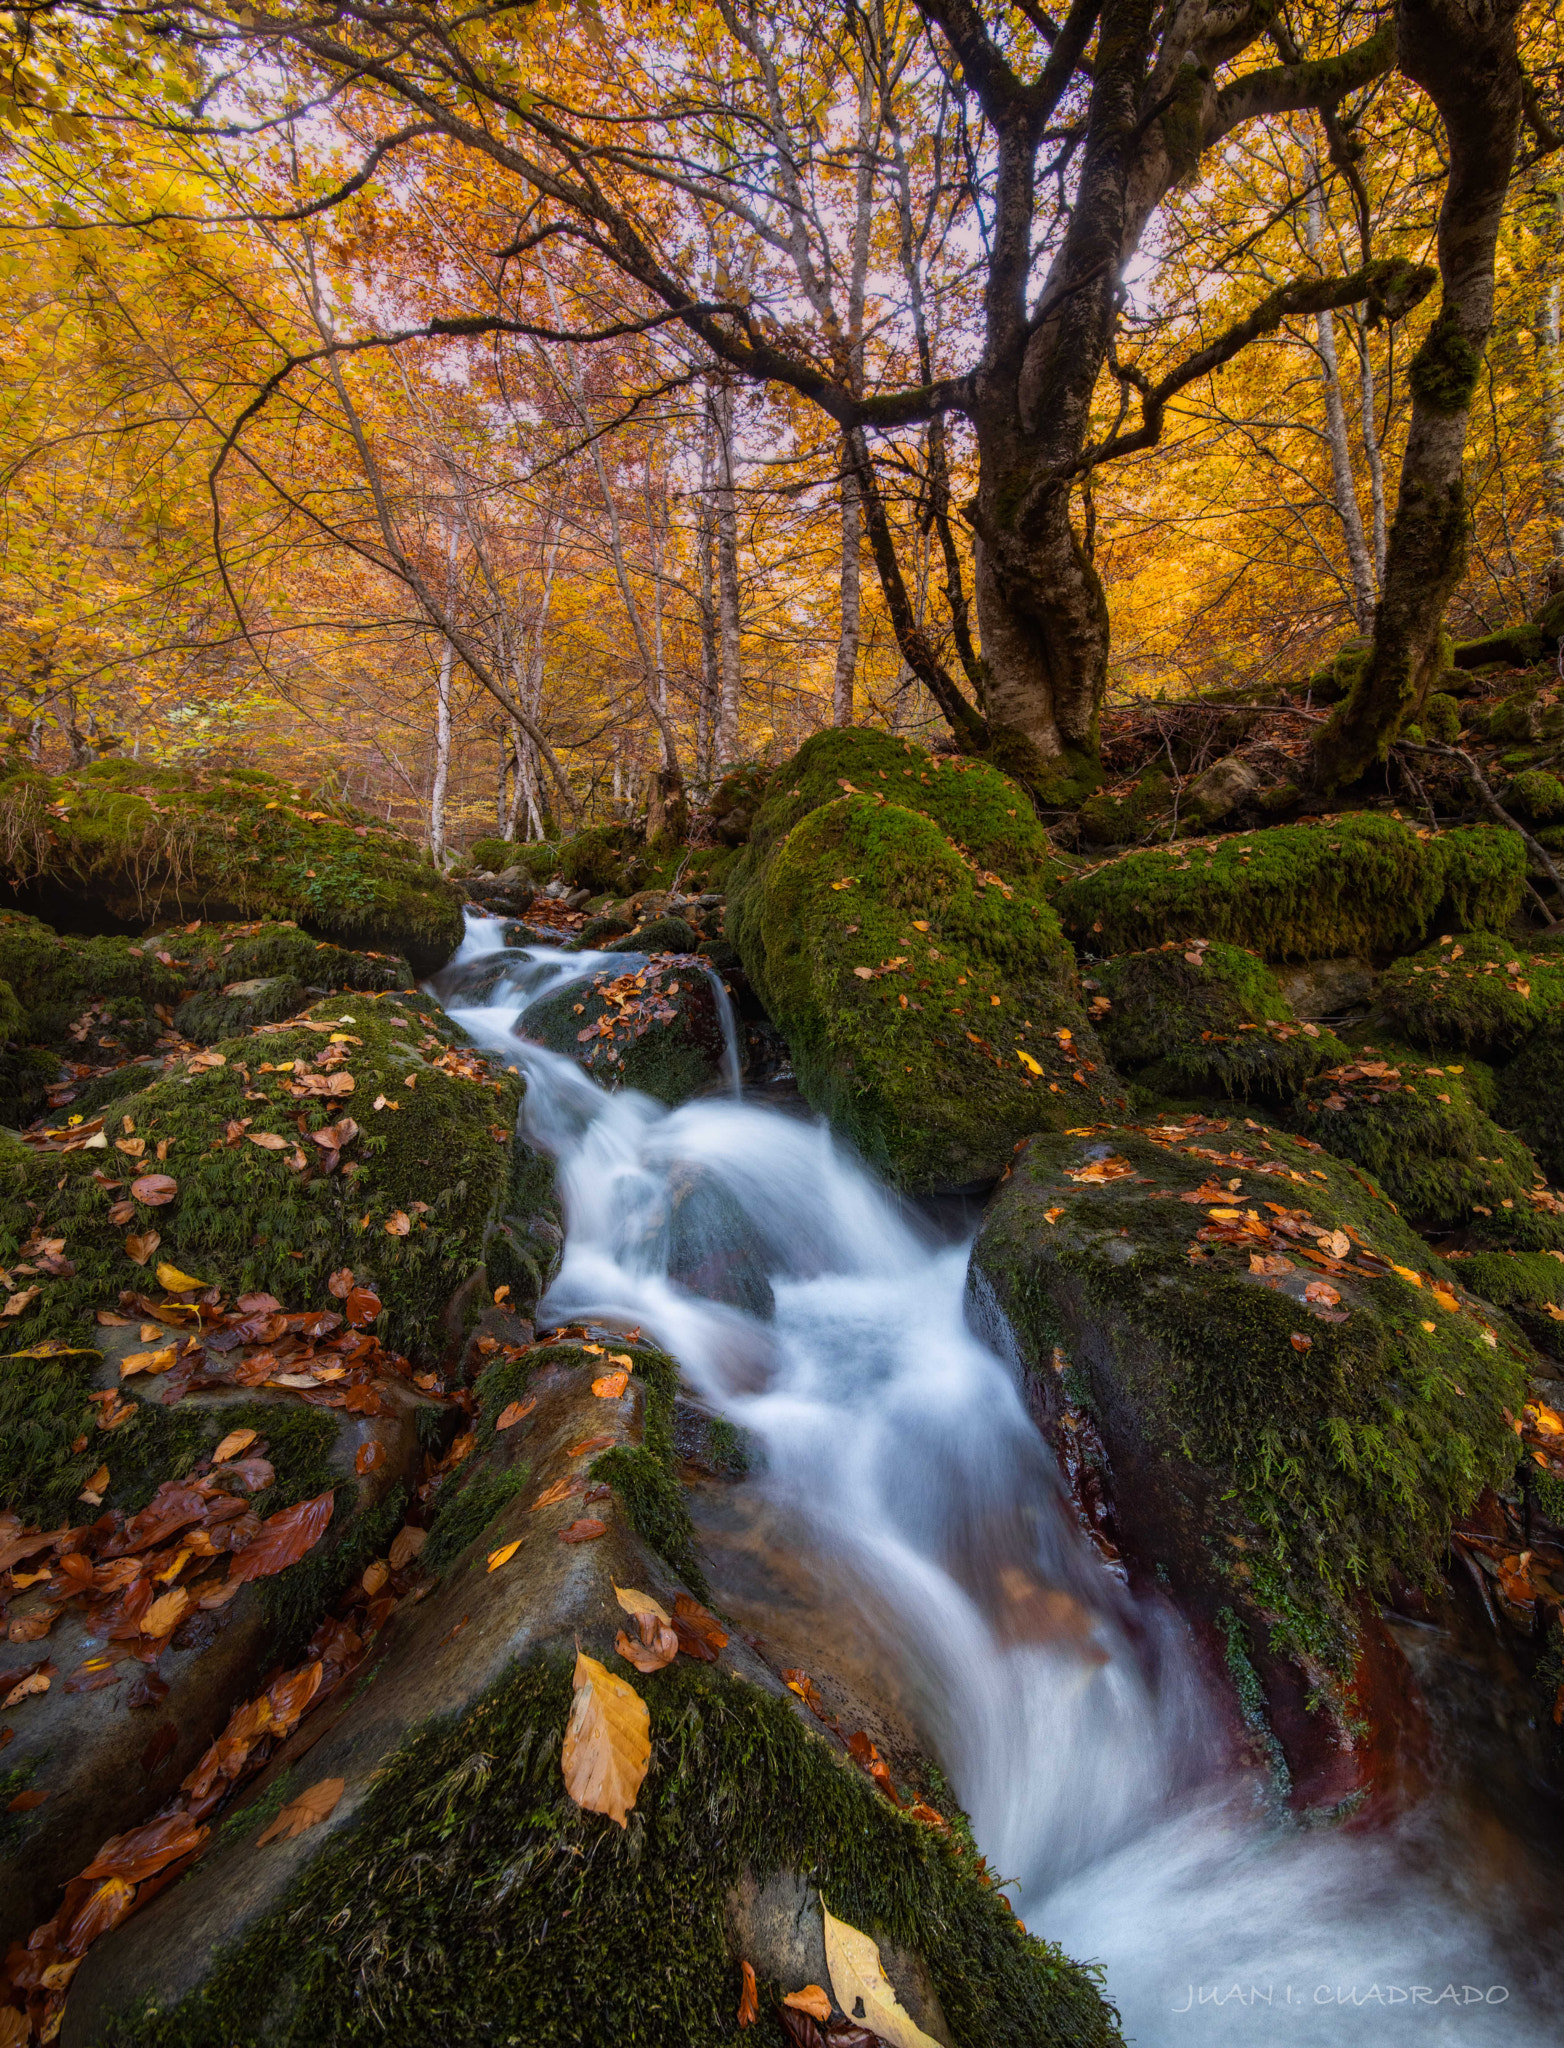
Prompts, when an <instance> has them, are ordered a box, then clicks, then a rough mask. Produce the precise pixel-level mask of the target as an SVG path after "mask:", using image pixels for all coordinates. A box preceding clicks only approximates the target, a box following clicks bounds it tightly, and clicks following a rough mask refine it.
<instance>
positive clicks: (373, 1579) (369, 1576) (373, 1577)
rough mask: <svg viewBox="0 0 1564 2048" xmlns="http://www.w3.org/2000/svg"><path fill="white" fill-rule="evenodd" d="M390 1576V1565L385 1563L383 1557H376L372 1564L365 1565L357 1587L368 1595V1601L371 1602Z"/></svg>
mask: <svg viewBox="0 0 1564 2048" xmlns="http://www.w3.org/2000/svg"><path fill="white" fill-rule="evenodd" d="M390 1576H391V1567H390V1565H388V1564H387V1563H386V1561H385V1559H384V1558H383V1557H377V1558H375V1559H374V1560H373V1562H372V1563H370V1564H366V1565H365V1567H364V1571H363V1576H362V1577H361V1578H360V1580H359V1585H360V1586H361V1587H362V1588H363V1590H364V1591H365V1592H366V1593H367V1594H368V1595H369V1597H370V1599H371V1600H373V1599H374V1597H375V1595H376V1594H377V1593H378V1592H379V1591H380V1589H381V1587H382V1586H383V1585H384V1584H385V1582H386V1580H387V1579H389V1578H390Z"/></svg>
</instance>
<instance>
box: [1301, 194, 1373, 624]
mask: <svg viewBox="0 0 1564 2048" xmlns="http://www.w3.org/2000/svg"><path fill="white" fill-rule="evenodd" d="M1307 163H1308V170H1309V190H1308V196H1307V199H1306V201H1305V208H1304V240H1305V243H1306V244H1307V247H1308V251H1309V254H1310V255H1311V256H1312V257H1313V258H1314V260H1315V262H1316V264H1317V263H1318V262H1319V260H1320V243H1321V240H1322V235H1321V228H1322V225H1323V217H1324V205H1323V202H1322V200H1321V197H1320V186H1319V165H1318V163H1317V162H1316V161H1315V159H1314V157H1313V155H1312V154H1311V155H1310V156H1309V157H1308V159H1307ZM1314 341H1315V350H1316V353H1317V354H1318V356H1319V359H1320V383H1321V385H1322V386H1323V387H1324V393H1325V439H1326V443H1327V445H1328V446H1329V448H1330V468H1331V486H1332V491H1333V494H1334V497H1335V501H1336V516H1337V518H1338V519H1339V520H1340V521H1341V531H1342V536H1343V538H1344V540H1345V541H1346V544H1347V568H1348V572H1349V574H1350V576H1351V578H1352V616H1353V619H1354V620H1355V622H1356V624H1357V628H1358V631H1359V632H1360V633H1371V632H1372V631H1373V630H1374V605H1375V601H1376V599H1377V597H1378V595H1379V591H1378V582H1377V578H1376V576H1375V573H1374V564H1373V562H1372V560H1371V559H1370V557H1369V551H1368V542H1367V540H1366V539H1365V538H1364V533H1363V515H1362V512H1361V510H1360V509H1359V506H1358V486H1357V479H1356V478H1355V477H1354V476H1353V474H1352V448H1351V444H1350V442H1349V441H1348V439H1347V408H1346V406H1345V404H1344V403H1343V401H1342V395H1341V369H1340V365H1339V362H1338V359H1337V355H1336V316H1335V314H1334V313H1332V312H1331V311H1330V310H1329V309H1328V308H1327V309H1326V310H1325V311H1324V312H1321V313H1316V314H1315V316H1314Z"/></svg>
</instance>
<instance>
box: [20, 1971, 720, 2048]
mask: <svg viewBox="0 0 1564 2048" xmlns="http://www.w3.org/2000/svg"><path fill="white" fill-rule="evenodd" d="M739 1970H740V1973H741V1975H742V1978H743V1983H742V1986H741V1988H740V1990H739V2025H740V2026H741V2027H752V2026H753V2025H754V2024H755V2022H756V2020H758V2019H759V2018H760V1999H759V1996H758V1995H757V1992H756V1988H755V1971H754V1967H753V1965H752V1964H750V1963H742V1962H741V1963H740V1964H739ZM22 2038H23V2039H24V2040H25V2038H26V2035H25V2033H24V2034H23V2036H22ZM0 2048H4V2044H3V2043H0Z"/></svg>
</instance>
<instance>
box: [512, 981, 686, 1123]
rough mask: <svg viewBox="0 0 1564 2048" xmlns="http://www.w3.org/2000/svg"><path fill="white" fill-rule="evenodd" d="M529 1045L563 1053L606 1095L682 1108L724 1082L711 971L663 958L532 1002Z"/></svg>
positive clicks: (525, 1022)
mask: <svg viewBox="0 0 1564 2048" xmlns="http://www.w3.org/2000/svg"><path fill="white" fill-rule="evenodd" d="M523 1028H524V1029H525V1032H526V1035H527V1036H528V1037H529V1038H532V1039H535V1040H536V1041H537V1042H538V1044H539V1045H546V1046H548V1047H549V1048H550V1050H551V1051H553V1052H559V1053H563V1054H564V1055H565V1056H566V1058H567V1059H573V1060H574V1061H575V1062H576V1064H577V1065H578V1066H580V1067H581V1068H583V1069H584V1071H585V1072H587V1073H588V1074H590V1075H591V1076H592V1078H593V1079H594V1080H595V1081H599V1082H601V1083H602V1085H603V1086H604V1087H606V1088H613V1089H617V1088H637V1089H639V1090H640V1091H641V1093H642V1094H643V1095H650V1096H653V1097H655V1098H656V1100H657V1101H659V1102H665V1103H667V1105H668V1107H669V1108H670V1109H676V1108H677V1107H678V1105H679V1104H680V1103H681V1102H688V1101H689V1100H690V1098H691V1097H692V1096H694V1095H701V1094H704V1093H705V1092H706V1091H707V1090H708V1089H710V1088H713V1087H716V1086H718V1085H719V1084H720V1083H721V1081H722V1078H723V1060H724V1056H725V1051H726V1048H725V1044H724V1040H723V1034H722V1019H721V1017H720V1015H719V1014H718V1011H717V999H716V994H715V992H714V991H713V989H712V986H711V982H710V981H709V979H708V978H707V974H706V969H705V966H704V965H703V964H702V963H701V962H700V961H698V960H696V959H694V958H693V957H689V956H681V955H671V956H663V957H661V958H659V959H657V960H654V961H652V962H651V963H649V964H648V965H647V966H646V967H644V968H642V969H640V970H639V971H636V970H627V971H626V972H625V973H622V974H616V973H614V972H613V971H612V970H611V969H608V968H604V969H603V970H601V971H600V972H599V973H597V974H595V975H593V976H592V978H591V979H590V980H588V981H577V982H570V983H568V984H567V985H566V986H565V987H564V988H561V989H556V990H555V992H554V993H553V994H552V995H550V996H546V997H545V998H544V1000H543V1001H542V1002H539V1003H533V1004H532V1005H531V1006H530V1007H529V1009H528V1010H527V1012H526V1015H525V1017H524V1019H523Z"/></svg>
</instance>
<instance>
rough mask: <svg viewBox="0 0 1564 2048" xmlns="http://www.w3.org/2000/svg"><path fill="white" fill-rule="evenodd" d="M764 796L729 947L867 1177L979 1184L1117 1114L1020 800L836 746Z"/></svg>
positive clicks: (844, 740)
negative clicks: (1045, 1139)
mask: <svg viewBox="0 0 1564 2048" xmlns="http://www.w3.org/2000/svg"><path fill="white" fill-rule="evenodd" d="M844 785H847V786H848V787H847V789H846V793H843V787H844ZM772 787H773V789H774V790H775V791H777V792H779V794H775V795H773V796H770V797H768V799H767V801H766V803H765V804H764V805H763V806H762V808H761V811H760V814H759V816H758V817H757V819H756V823H755V829H754V832H753V834H752V837H751V842H750V845H749V847H748V849H747V850H746V852H745V853H744V854H743V855H742V856H741V859H740V860H739V862H738V863H736V864H735V867H734V869H733V872H732V874H731V875H730V877H729V893H728V909H727V917H726V920H725V931H726V934H727V936H728V937H729V938H730V939H731V940H732V942H733V943H734V945H735V946H736V947H737V948H738V951H739V954H740V957H741V958H742V960H743V962H744V967H745V971H746V973H747V974H748V976H749V978H750V981H751V982H752V984H753V986H754V988H755V991H756V993H757V994H758V995H759V997H760V998H761V1001H762V1002H763V1003H764V1004H765V1006H766V1009H767V1011H768V1013H769V1014H770V1016H771V1018H772V1019H773V1021H774V1022H775V1024H776V1025H777V1027H778V1028H779V1030H780V1031H781V1032H782V1033H783V1035H784V1036H785V1038H786V1040H787V1043H788V1046H789V1048H790V1050H791V1054H792V1060H793V1064H794V1067H795V1069H796V1072H797V1076H798V1082H799V1086H800V1089H801V1090H802V1092H803V1094H804V1096H805V1097H806V1099H807V1100H808V1101H809V1102H810V1104H811V1105H812V1106H813V1107H814V1108H816V1109H818V1110H820V1111H821V1112H822V1113H823V1114H825V1115H826V1116H828V1117H829V1118H830V1120H831V1123H832V1125H833V1126H834V1128H835V1129H836V1130H837V1131H838V1132H839V1133H840V1134H841V1135H842V1136H843V1137H845V1138H846V1139H848V1140H849V1141H850V1142H851V1143H853V1144H854V1145H856V1146H857V1147H858V1149H859V1150H860V1151H861V1152H863V1154H864V1155H865V1157H866V1158H868V1159H869V1160H870V1161H871V1162H872V1164H873V1165H874V1166H876V1167H877V1168H878V1169H880V1170H881V1171H883V1172H884V1173H886V1174H887V1175H888V1176H889V1177H890V1178H891V1179H892V1180H893V1181H895V1182H897V1183H899V1184H900V1185H902V1186H905V1187H908V1188H911V1189H916V1190H925V1191H927V1190H934V1189H940V1188H953V1187H963V1186H971V1185H981V1184H983V1183H984V1182H986V1181H988V1180H991V1179H992V1178H993V1176H994V1175H995V1174H996V1173H998V1172H999V1171H1000V1170H1001V1168H1002V1167H1003V1165H1004V1162H1005V1160H1006V1159H1007V1158H1008V1156H1009V1154H1010V1151H1011V1149H1012V1147H1013V1146H1014V1144H1015V1143H1016V1141H1017V1139H1018V1138H1019V1137H1021V1136H1022V1135H1024V1133H1026V1132H1027V1131H1029V1130H1033V1129H1036V1128H1037V1127H1038V1125H1039V1124H1044V1125H1061V1126H1062V1125H1065V1124H1068V1123H1072V1122H1076V1121H1079V1120H1080V1119H1082V1118H1083V1117H1091V1116H1096V1115H1100V1114H1102V1113H1104V1111H1106V1110H1109V1109H1110V1108H1111V1106H1112V1105H1113V1104H1115V1103H1117V1102H1118V1101H1119V1100H1121V1097H1120V1094H1119V1090H1118V1084H1117V1082H1116V1081H1115V1079H1114V1077H1113V1076H1112V1074H1111V1071H1110V1070H1109V1069H1108V1067H1107V1062H1106V1060H1105V1059H1104V1057H1103V1054H1102V1051H1101V1048H1100V1047H1099V1046H1098V1044H1097V1042H1096V1034H1095V1033H1094V1032H1093V1030H1092V1027H1091V1025H1090V1024H1089V1023H1088V1022H1087V1020H1086V1016H1085V1013H1084V1011H1083V1009H1082V1007H1081V1001H1080V997H1079V992H1078V990H1077V988H1076V985H1075V973H1074V961H1073V957H1072V955H1071V952H1070V949H1069V947H1068V945H1067V944H1066V943H1065V941H1064V939H1063V938H1062V936H1061V934H1060V932H1059V928H1058V923H1057V920H1056V919H1055V917H1054V914H1053V911H1052V909H1051V908H1050V906H1049V903H1048V901H1047V898H1046V896H1045V894H1044V886H1045V883H1046V880H1047V877H1048V875H1049V874H1050V872H1051V860H1050V854H1049V849H1048V841H1047V836H1046V834H1045V833H1044V832H1043V830H1042V828H1041V826H1039V825H1038V823H1037V821H1036V818H1035V816H1034V815H1033V813H1032V810H1031V806H1030V803H1029V801H1028V799H1027V797H1026V795H1025V793H1024V792H1023V791H1022V790H1021V789H1020V788H1019V786H1018V785H1016V784H1014V783H1012V782H1010V781H1008V780H1007V779H1006V778H1005V777H1004V776H1002V775H1000V774H998V773H997V772H996V771H995V770H994V769H992V768H989V767H987V766H985V765H983V764H981V763H977V762H971V761H955V760H951V761H945V762H940V761H937V760H935V759H934V758H933V757H931V756H929V755H926V754H924V753H922V752H921V751H920V750H917V749H914V748H912V747H911V746H909V745H907V744H906V743H902V742H897V741H894V740H892V739H891V738H890V737H889V736H887V735H885V734H871V733H863V732H852V731H844V732H832V733H821V734H817V735H816V737H815V738H814V739H812V740H809V741H808V742H807V743H806V744H805V746H804V747H803V748H802V749H801V750H800V752H799V754H798V756H797V757H796V759H795V760H794V761H793V762H792V763H790V764H789V766H788V767H787V768H785V769H783V770H782V771H780V772H779V774H778V776H777V779H776V782H775V783H774V784H773V785H772Z"/></svg>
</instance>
